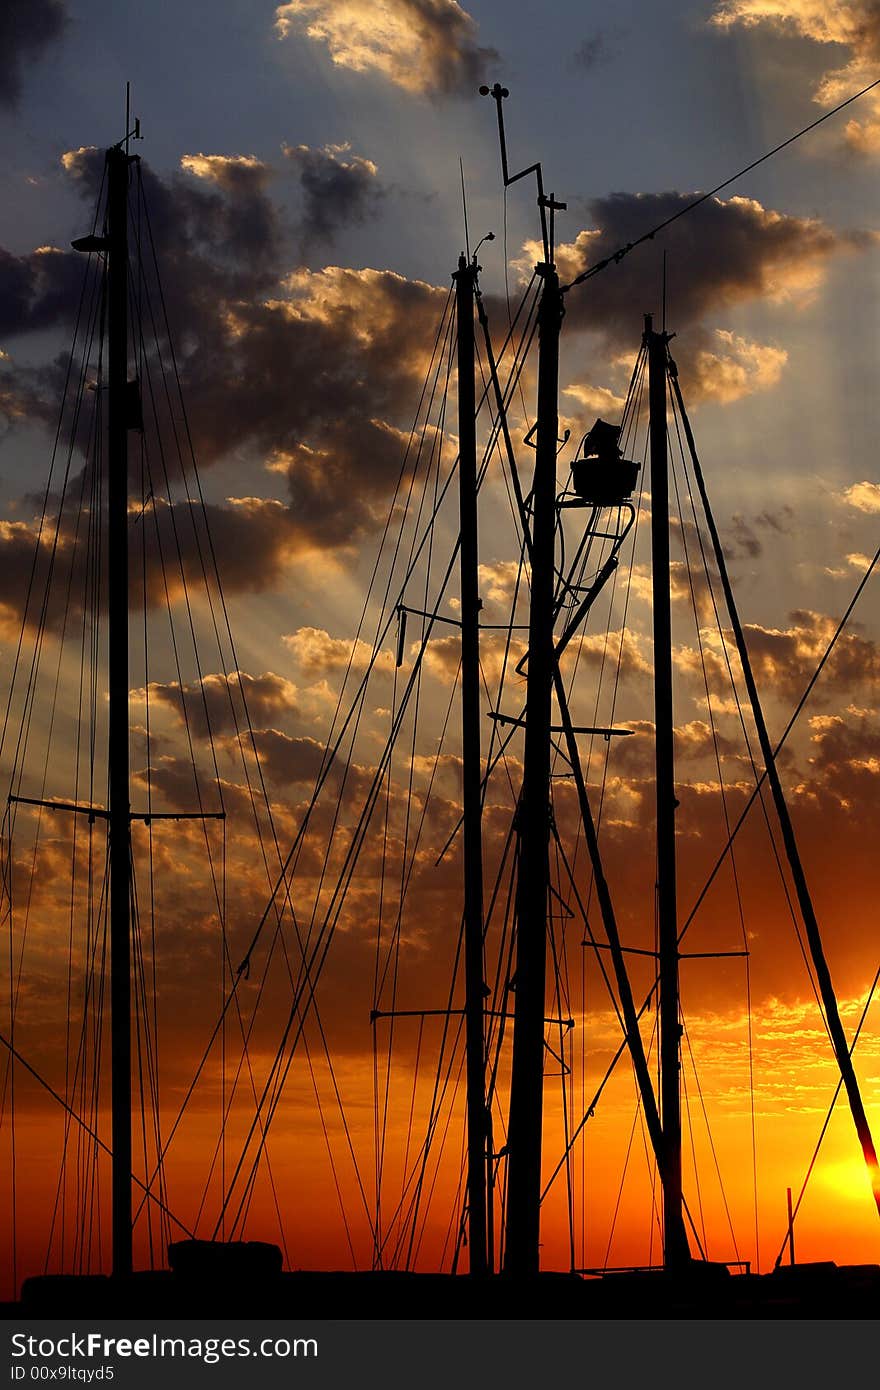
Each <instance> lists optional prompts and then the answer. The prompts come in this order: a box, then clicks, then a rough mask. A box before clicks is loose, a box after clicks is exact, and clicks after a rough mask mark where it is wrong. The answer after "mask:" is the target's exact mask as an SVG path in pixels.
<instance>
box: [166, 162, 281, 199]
mask: <svg viewBox="0 0 880 1390" xmlns="http://www.w3.org/2000/svg"><path fill="white" fill-rule="evenodd" d="M180 167H181V169H184V170H185V171H186V172H187V173H188V174H195V176H196V178H198V179H205V180H206V182H208V183H214V184H216V185H217V187H218V188H223V189H227V190H233V191H234V190H235V189H236V188H238V187H239V186H240V185H242V184H247V183H254V182H256V183H258V184H259V183H263V182H264V181H265V180H266V179H267V178H268V177H269V173H270V170H269V166H268V165H267V164H264V163H263V161H262V160H261V159H257V156H256V155H254V154H184V155H181V158H180Z"/></svg>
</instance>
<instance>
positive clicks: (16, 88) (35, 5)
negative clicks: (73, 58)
mask: <svg viewBox="0 0 880 1390" xmlns="http://www.w3.org/2000/svg"><path fill="white" fill-rule="evenodd" d="M67 21H68V13H67V5H66V4H65V3H64V0H4V3H3V6H2V8H0V105H2V106H12V107H14V106H17V105H18V102H19V98H20V97H21V81H22V72H23V69H24V67H25V64H26V63H29V62H31V61H32V60H34V59H36V58H39V57H41V56H42V54H43V52H44V50H45V49H46V48H48V46H49V45H50V44H51V43H54V42H55V40H56V39H59V38H60V37H61V35H62V34H63V32H64V30H65V29H66V27H67Z"/></svg>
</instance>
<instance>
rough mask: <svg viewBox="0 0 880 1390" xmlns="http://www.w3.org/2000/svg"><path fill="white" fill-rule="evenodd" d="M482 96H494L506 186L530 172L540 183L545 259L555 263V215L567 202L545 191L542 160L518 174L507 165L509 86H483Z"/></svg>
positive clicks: (539, 196)
mask: <svg viewBox="0 0 880 1390" xmlns="http://www.w3.org/2000/svg"><path fill="white" fill-rule="evenodd" d="M480 96H482V97H492V98H493V100H494V102H495V106H496V108H497V111H498V139H499V141H500V143H501V174H502V177H503V179H504V187H505V188H509V187H510V185H511V184H512V183H517V182H518V180H519V179H524V178H526V177H527V175H529V174H534V175H535V179H536V182H537V185H538V207H539V209H540V212H541V240H542V242H543V245H544V260H545V262H546V264H547V265H548V266H550V265H552V264H553V256H554V250H555V248H554V245H553V241H554V220H555V219H554V216H553V214H554V213H555V212H565V210H566V208H567V207H568V204H567V203H558V202H556V200H555V198H554V197H553V194H552V193H551V194H550V196H549V198H548V197H547V196H546V195H545V193H544V175H543V172H542V170H541V161H540V160H538V161H537V162H536V163H535V164H530V165H529V166H528V168H527V169H520V171H519V173H518V174H511V173H510V171H509V169H508V166H507V141H506V139H505V137H504V112H503V111H502V109H501V103H502V101H503V100H504V98H505V97H509V96H510V92H509V90H508V89H507V87H502V86H501V84H500V83H499V82H496V83H495V85H494V87H486V86H483V87H481V88H480ZM548 210H549V212H550V221H549V226H548V222H547V212H548Z"/></svg>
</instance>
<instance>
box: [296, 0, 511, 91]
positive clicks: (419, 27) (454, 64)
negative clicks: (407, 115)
mask: <svg viewBox="0 0 880 1390" xmlns="http://www.w3.org/2000/svg"><path fill="white" fill-rule="evenodd" d="M275 27H276V31H277V33H278V35H279V36H280V37H281V38H286V37H288V35H290V34H291V33H298V34H299V33H302V34H305V35H306V36H307V37H308V38H310V39H312V40H315V41H317V42H321V43H324V44H326V46H327V48H328V50H329V53H330V57H331V58H332V60H333V62H334V64H335V65H336V66H337V67H342V68H350V69H352V70H353V71H355V72H372V73H378V74H379V75H380V76H382V77H384V78H385V79H386V80H387V81H389V82H392V83H393V84H394V85H395V86H397V87H403V88H404V89H405V90H406V91H408V92H414V93H418V94H421V95H426V96H431V97H437V96H450V95H454V94H461V95H475V94H476V91H477V87H478V85H479V84H480V82H482V81H485V76H486V69H487V66H488V65H490V64H492V63H494V62H495V61H497V58H498V54H497V53H496V51H495V49H494V48H481V47H480V46H479V45H478V44H477V41H476V36H477V25H476V23H475V22H474V20H473V18H472V16H471V15H469V14H468V13H467V11H466V10H464V9H462V8H461V6H460V5H459V4H457V3H456V0H384V3H383V5H382V10H381V22H379V15H377V11H376V6H375V4H374V3H373V0H289V3H286V4H282V5H279V6H278V8H277V9H276V11H275Z"/></svg>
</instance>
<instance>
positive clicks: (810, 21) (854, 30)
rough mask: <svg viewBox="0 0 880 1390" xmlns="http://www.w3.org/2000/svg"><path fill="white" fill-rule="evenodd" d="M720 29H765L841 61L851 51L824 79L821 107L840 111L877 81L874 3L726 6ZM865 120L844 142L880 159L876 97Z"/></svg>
mask: <svg viewBox="0 0 880 1390" xmlns="http://www.w3.org/2000/svg"><path fill="white" fill-rule="evenodd" d="M712 23H713V24H716V25H718V26H719V27H720V28H725V29H732V28H734V27H735V26H740V27H743V28H756V27H757V26H759V25H765V26H767V27H768V28H771V29H774V30H776V32H778V33H780V34H784V35H793V36H796V37H798V38H804V39H808V40H811V41H812V42H813V43H816V44H827V45H831V46H832V47H833V48H834V50H835V57H836V56H837V53H838V52H839V50H841V49H848V50H849V54H850V56H849V60H848V61H847V62H845V63H844V64H843V65H842V66H840V67H831V68H829V69H828V71H827V72H825V73H824V74H823V76H822V79H821V81H820V82H819V85H818V87H817V88H816V91H815V94H814V100H815V101H816V102H818V104H819V105H820V106H826V107H830V106H836V105H837V104H838V103H839V102H841V101H843V100H844V99H845V98H846V97H848V96H852V94H853V93H854V92H856V91H859V90H860V89H861V88H862V87H866V86H868V84H869V83H870V82H872V81H873V80H874V79H875V78H876V76H877V60H878V58H880V11H878V8H877V5H876V4H875V3H874V0H840V2H839V3H838V0H835V3H833V4H829V3H827V2H826V0H721V3H720V4H719V5H718V7H717V8H716V10H715V13H714V14H713V16H712ZM861 109H862V111H863V112H866V113H867V114H865V115H863V116H862V117H861V118H860V117H858V116H851V117H850V118H849V120H848V121H847V122H846V125H845V127H844V139H845V141H846V144H847V145H848V146H849V148H850V149H851V150H853V151H854V152H856V153H859V154H877V153H880V97H878V95H877V93H876V92H871V93H869V94H868V95H867V97H865V98H863V106H862V108H861Z"/></svg>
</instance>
